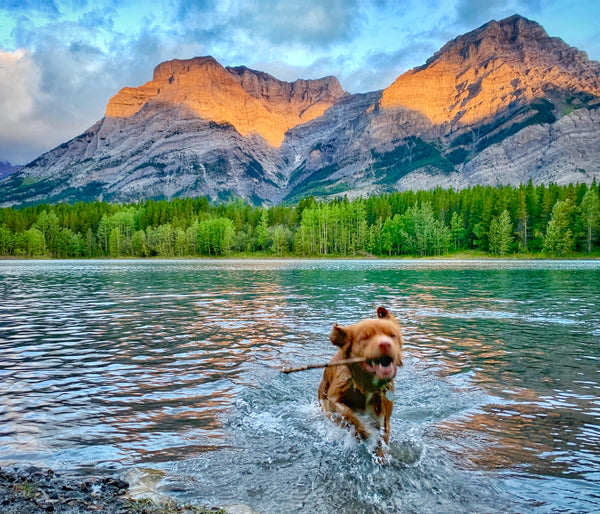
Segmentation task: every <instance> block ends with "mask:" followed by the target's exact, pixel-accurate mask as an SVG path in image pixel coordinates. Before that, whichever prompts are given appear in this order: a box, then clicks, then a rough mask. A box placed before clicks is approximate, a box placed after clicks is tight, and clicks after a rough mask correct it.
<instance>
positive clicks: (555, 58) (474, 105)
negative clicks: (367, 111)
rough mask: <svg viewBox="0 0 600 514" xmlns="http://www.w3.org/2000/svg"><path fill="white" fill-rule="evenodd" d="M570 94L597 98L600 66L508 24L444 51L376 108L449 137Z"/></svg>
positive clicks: (512, 21) (525, 27) (524, 23)
mask: <svg viewBox="0 0 600 514" xmlns="http://www.w3.org/2000/svg"><path fill="white" fill-rule="evenodd" d="M569 92H570V93H572V94H577V95H581V94H586V93H587V94H589V95H593V96H596V97H600V73H599V67H598V63H595V62H590V61H588V59H587V56H586V54H585V53H584V52H581V51H579V50H577V49H576V48H573V47H570V46H568V45H566V44H565V43H564V42H563V41H562V40H560V39H558V38H550V37H548V35H547V34H546V32H545V31H544V29H543V28H542V27H541V26H540V25H538V24H537V23H534V22H532V21H529V20H527V19H525V18H522V17H520V16H512V17H510V18H507V19H506V20H503V21H500V22H496V21H492V22H490V23H487V24H486V25H484V26H483V27H481V28H480V29H478V30H475V31H473V32H470V33H469V34H466V35H463V36H460V37H458V38H456V39H455V40H453V41H450V42H449V43H447V44H446V45H445V46H444V47H443V48H442V49H441V50H440V51H439V52H437V53H436V54H435V55H434V56H433V57H431V58H430V59H429V60H428V61H427V63H426V64H425V65H424V66H422V67H419V68H415V69H413V70H411V71H408V72H407V73H404V74H403V75H401V76H400V77H398V79H396V81H395V82H394V83H393V84H392V85H391V86H390V87H388V88H387V89H386V90H385V91H384V92H383V95H382V98H381V102H380V105H381V106H382V107H384V108H396V107H404V108H409V109H413V110H415V111H418V112H421V113H423V114H424V115H425V116H427V118H429V120H431V122H432V123H434V124H436V125H446V126H447V129H448V130H451V129H454V128H457V127H460V126H470V125H474V124H477V123H480V122H482V121H489V120H490V119H493V118H494V117H495V116H496V115H498V114H499V113H501V112H503V111H506V110H509V109H511V108H512V109H516V108H518V107H520V106H523V105H526V104H527V103H529V102H531V101H532V100H534V99H539V98H547V97H549V96H550V97H558V96H563V95H565V94H568V93H569Z"/></svg>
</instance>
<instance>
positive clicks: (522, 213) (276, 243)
mask: <svg viewBox="0 0 600 514" xmlns="http://www.w3.org/2000/svg"><path fill="white" fill-rule="evenodd" d="M599 189H600V188H599V186H598V184H596V183H595V182H594V183H593V184H591V185H590V186H588V185H585V184H579V185H568V186H558V185H555V184H550V185H540V186H534V185H533V184H532V183H531V182H529V183H528V184H524V185H521V186H520V187H508V186H506V187H483V186H476V187H472V188H468V189H463V190H457V191H455V190H452V189H449V190H445V189H439V188H438V189H435V190H432V191H406V192H395V193H390V194H385V195H381V196H373V197H370V198H357V199H353V200H349V199H348V198H347V197H340V198H337V199H335V200H331V201H328V202H324V201H318V200H315V199H314V198H312V197H309V198H304V199H302V200H300V201H299V202H298V203H297V204H294V205H277V206H272V207H253V206H251V205H249V204H247V203H244V202H243V201H241V200H235V201H230V202H229V203H219V204H216V203H211V202H210V201H209V200H208V199H207V198H178V199H171V200H146V201H142V202H138V203H131V204H125V205H121V204H109V203H105V202H92V203H76V204H57V205H45V204H39V205H35V206H29V207H23V208H3V209H0V256H2V257H4V258H8V257H27V258H98V257H112V258H127V257H162V258H177V257H217V256H228V257H243V256H256V257H267V256H274V257H370V256H377V257H397V256H412V257H431V256H462V257H465V258H468V257H470V256H474V257H482V256H500V257H509V256H510V257H579V256H588V257H589V256H592V257H598V256H599V255H600V248H599V232H600V191H599Z"/></svg>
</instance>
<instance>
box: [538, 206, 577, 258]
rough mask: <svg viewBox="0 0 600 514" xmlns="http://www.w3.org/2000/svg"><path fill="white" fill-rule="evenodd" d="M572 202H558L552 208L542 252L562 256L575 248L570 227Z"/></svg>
mask: <svg viewBox="0 0 600 514" xmlns="http://www.w3.org/2000/svg"><path fill="white" fill-rule="evenodd" d="M573 211H574V206H573V202H572V201H571V200H570V199H567V200H559V201H557V202H556V203H555V204H554V207H553V208H552V214H551V216H550V221H549V222H548V227H547V228H546V234H545V236H544V252H545V253H547V254H550V255H558V256H563V255H566V254H567V253H569V252H571V251H572V250H573V249H574V247H575V237H574V234H573V231H572V230H571V228H570V226H571V224H572V221H573V219H572V218H573Z"/></svg>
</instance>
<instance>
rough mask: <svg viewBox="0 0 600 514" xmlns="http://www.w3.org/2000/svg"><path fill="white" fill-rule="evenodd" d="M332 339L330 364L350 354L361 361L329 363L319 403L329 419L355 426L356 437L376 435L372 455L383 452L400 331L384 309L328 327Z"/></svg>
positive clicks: (399, 353) (399, 363) (399, 352)
mask: <svg viewBox="0 0 600 514" xmlns="http://www.w3.org/2000/svg"><path fill="white" fill-rule="evenodd" d="M329 339H330V340H331V342H332V343H333V344H334V345H335V346H337V347H339V351H338V352H337V353H336V355H335V356H334V357H333V359H331V362H330V364H331V363H335V362H339V361H341V360H346V359H351V358H364V359H365V361H364V362H357V363H352V364H346V365H338V366H329V367H327V368H325V371H324V372H323V379H322V380H321V384H320V385H319V404H320V405H321V409H322V410H323V411H324V413H325V415H326V416H327V417H328V418H330V419H331V420H332V421H333V422H335V423H337V424H339V425H341V426H348V427H350V428H352V429H353V430H354V433H355V436H356V438H357V439H358V440H368V439H370V438H371V437H373V436H378V437H379V439H378V443H377V444H378V446H377V450H376V453H377V455H378V456H383V454H384V446H383V444H382V443H385V448H387V446H388V445H389V441H390V417H391V415H392V409H393V406H394V403H393V399H394V381H393V380H394V377H395V376H396V370H397V368H398V366H402V344H403V339H402V334H401V330H400V325H399V324H398V321H397V320H396V318H395V317H394V316H393V315H392V314H390V313H389V312H388V310H387V309H386V308H385V307H378V308H377V319H366V320H363V321H359V322H358V323H355V324H354V325H350V326H347V327H340V326H339V325H338V324H337V323H335V324H334V325H333V329H332V331H331V335H330V336H329Z"/></svg>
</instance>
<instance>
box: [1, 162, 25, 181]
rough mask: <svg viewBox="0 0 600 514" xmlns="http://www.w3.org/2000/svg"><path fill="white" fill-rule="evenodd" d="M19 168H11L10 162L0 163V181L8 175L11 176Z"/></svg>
mask: <svg viewBox="0 0 600 514" xmlns="http://www.w3.org/2000/svg"><path fill="white" fill-rule="evenodd" d="M19 168H20V166H13V165H12V164H11V163H10V162H8V161H6V162H2V161H0V180H2V179H3V178H5V177H8V176H9V175H12V174H13V173H14V172H15V171H17V170H18V169H19Z"/></svg>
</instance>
